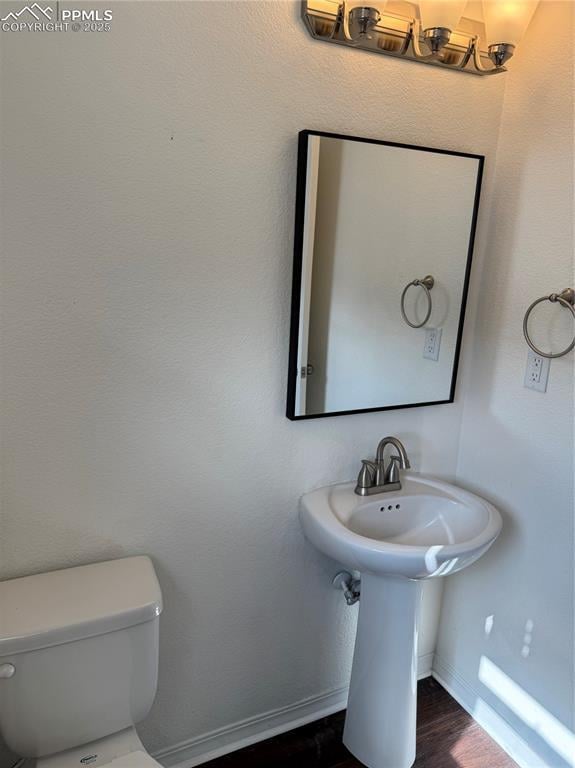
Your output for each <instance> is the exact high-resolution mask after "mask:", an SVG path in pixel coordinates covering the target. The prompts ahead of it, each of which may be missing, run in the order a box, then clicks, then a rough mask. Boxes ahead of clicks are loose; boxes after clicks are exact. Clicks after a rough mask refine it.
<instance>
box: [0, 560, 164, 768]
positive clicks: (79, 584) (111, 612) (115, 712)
mask: <svg viewBox="0 0 575 768" xmlns="http://www.w3.org/2000/svg"><path fill="white" fill-rule="evenodd" d="M161 610H162V594H161V592H160V586H159V584H158V580H157V578H156V574H155V572H154V567H153V565H152V561H151V560H150V558H148V557H143V556H141V557H128V558H124V559H121V560H110V561H108V562H105V563H96V564H94V565H85V566H80V567H78V568H67V569H66V570H62V571H53V572H51V573H42V574H39V575H37V576H25V577H24V578H20V579H12V580H11V581H4V582H1V583H0V732H1V733H2V736H3V738H4V741H5V742H6V744H7V745H8V747H10V749H12V750H13V751H14V752H16V754H18V755H21V756H23V757H26V758H31V760H30V762H29V763H28V762H27V763H26V766H27V768H28V766H29V765H30V766H34V767H35V768H71V766H75V767H76V768H82V767H83V766H88V765H89V766H93V767H99V766H107V768H112V767H113V768H152V766H157V768H159V763H157V762H156V761H155V760H153V759H152V758H151V757H150V756H149V755H148V754H147V753H146V751H145V750H144V747H143V746H142V743H141V742H140V740H139V738H138V736H137V734H136V730H135V728H134V724H135V723H137V722H139V721H140V720H142V719H143V718H145V717H146V715H147V714H148V712H149V711H150V707H151V706H152V702H153V700H154V696H155V693H156V685H157V677H158V629H159V616H160V612H161Z"/></svg>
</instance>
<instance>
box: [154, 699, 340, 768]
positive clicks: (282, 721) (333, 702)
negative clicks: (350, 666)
mask: <svg viewBox="0 0 575 768" xmlns="http://www.w3.org/2000/svg"><path fill="white" fill-rule="evenodd" d="M346 704H347V687H346V688H339V689H337V690H335V691H330V692H328V693H323V694H320V695H319V696H313V697H311V698H309V699H305V700H304V701H299V702H297V703H296V704H290V705H288V706H287V707H280V708H279V709H274V710H272V711H271V712H266V713H265V714H263V715H256V716H255V717H250V718H248V719H247V720H242V721H240V722H239V723H234V724H233V725H229V726H224V727H223V728H218V729H217V730H215V731H211V732H210V733H206V734H204V735H203V736H198V737H196V738H192V739H189V740H188V741H183V742H181V743H180V744H176V745H175V746H174V747H169V748H168V749H163V750H161V751H160V752H157V753H156V754H155V755H154V759H155V760H157V761H158V762H159V763H161V764H162V765H163V766H165V768H193V766H196V765H201V764H202V763H206V762H208V760H213V759H214V758H216V757H221V756H222V755H225V754H227V753H228V752H235V750H236V749H242V747H248V746H250V744H256V743H257V742H258V741H264V740H265V739H270V738H271V737H272V736H277V735H278V734H280V733H285V732H286V731H291V730H292V729H293V728H298V727H299V726H300V725H305V724H306V723H311V722H313V720H319V719H320V718H321V717H326V715H332V714H333V713H334V712H339V711H340V710H342V709H345V707H346Z"/></svg>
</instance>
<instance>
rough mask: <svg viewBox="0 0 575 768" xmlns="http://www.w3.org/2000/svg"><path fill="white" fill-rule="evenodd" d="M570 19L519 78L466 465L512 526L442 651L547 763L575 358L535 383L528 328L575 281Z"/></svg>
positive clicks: (568, 555) (501, 171)
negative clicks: (528, 315)
mask: <svg viewBox="0 0 575 768" xmlns="http://www.w3.org/2000/svg"><path fill="white" fill-rule="evenodd" d="M572 13H573V6H572V4H571V3H565V2H546V3H544V4H542V6H540V8H539V10H538V11H537V13H536V15H535V17H534V20H533V22H532V24H531V26H530V28H529V31H528V33H527V36H526V38H525V40H524V41H523V42H522V44H521V47H520V48H519V49H518V53H517V58H516V60H514V61H513V62H512V63H511V64H510V67H509V70H510V71H509V74H508V75H506V79H507V85H506V92H505V102H504V110H503V121H502V128H501V135H500V141H499V147H498V152H497V168H496V177H495V190H496V192H495V198H494V204H493V216H492V219H491V223H490V227H489V241H488V247H487V256H486V259H485V263H484V265H483V269H482V271H481V276H479V275H477V283H476V284H475V289H476V291H477V292H478V293H479V312H478V319H477V326H476V332H475V340H474V343H473V347H472V352H471V355H470V358H471V360H472V364H471V366H470V369H469V377H468V385H467V394H466V403H465V412H464V417H463V423H462V433H461V446H460V453H459V462H458V470H457V478H458V482H459V483H460V484H461V485H463V486H465V487H468V488H470V489H471V490H475V491H477V492H479V493H480V494H482V495H484V496H486V497H487V498H489V499H490V500H491V501H492V502H493V503H495V504H496V505H497V506H498V507H499V508H500V509H501V511H502V514H503V517H504V529H503V534H502V536H501V539H500V541H498V542H497V544H496V545H495V546H494V547H493V549H492V550H491V551H490V552H489V553H488V555H487V556H486V557H485V558H483V559H482V560H481V561H480V562H478V563H477V564H476V565H475V566H474V567H472V568H470V569H469V570H468V571H466V572H464V573H462V574H461V575H460V576H458V577H456V578H453V579H449V580H448V582H447V584H446V589H445V599H444V604H443V611H442V621H441V630H440V639H439V645H438V657H439V658H438V660H437V666H438V669H439V670H440V672H441V674H442V675H443V676H444V677H447V679H448V680H449V682H451V683H452V684H455V685H456V687H457V688H458V690H459V692H461V691H464V690H465V689H467V694H466V695H467V696H468V701H469V703H470V704H471V705H472V706H475V707H476V708H477V709H478V711H479V713H480V714H481V713H483V714H485V713H486V712H487V713H488V717H492V716H491V715H489V709H487V708H491V710H493V711H494V712H495V713H496V715H499V716H501V717H502V718H503V719H504V721H506V722H508V723H509V724H510V725H511V726H512V728H513V729H514V730H515V731H516V732H517V733H519V734H520V735H521V736H522V738H523V739H524V740H525V741H526V742H527V744H528V745H529V746H530V747H531V749H533V750H534V751H535V752H536V754H537V756H536V757H532V758H531V759H530V760H529V762H528V763H527V764H528V765H530V766H533V768H541V766H543V765H549V766H553V767H554V768H555V767H556V766H564V765H566V764H567V763H566V760H565V757H566V754H567V752H566V750H569V754H570V755H571V758H572V759H573V756H575V738H574V737H573V735H572V734H571V735H569V732H568V731H567V730H566V729H573V726H574V714H575V713H574V708H573V684H574V679H573V634H572V630H573V606H574V595H573V512H574V506H573V373H574V371H573V357H574V356H573V353H571V354H570V355H569V356H567V357H565V358H562V359H559V360H554V361H552V364H551V371H550V379H549V388H548V391H547V393H546V394H540V393H538V392H533V391H531V390H527V389H524V388H523V375H524V370H525V361H526V355H527V346H526V344H525V342H524V341H523V337H522V330H521V324H522V319H523V313H524V312H525V309H526V308H527V306H528V304H529V303H530V302H531V301H533V300H534V299H536V298H538V297H539V296H542V295H543V294H549V293H551V292H553V291H560V290H562V289H563V288H565V287H566V286H569V285H570V286H572V285H573V277H574V275H573V235H572V215H573V136H572V131H573V123H572V107H573V102H572V93H573V63H572V56H570V55H565V52H566V51H570V50H571V40H572V34H573V24H572ZM551 40H553V44H552V45H550V44H549V42H550V41H551ZM537 329H539V337H538V341H539V343H540V344H541V345H545V346H547V348H549V344H550V343H553V344H554V349H555V350H558V349H560V348H561V345H563V346H566V345H567V343H568V341H569V338H570V336H569V334H572V332H573V324H572V320H570V317H569V316H568V313H567V311H561V310H560V309H559V308H558V306H551V305H550V304H549V305H547V306H546V307H544V308H543V309H542V311H541V312H540V313H539V314H538V315H537V316H536V317H535V318H534V323H533V330H534V331H535V332H537ZM490 616H492V617H493V619H492V621H493V626H492V629H491V632H490V633H489V634H488V633H487V632H486V630H485V622H486V619H488V617H490ZM489 624H490V622H489V623H488V625H487V628H489ZM492 665H496V667H497V668H499V670H500V671H501V672H502V673H503V675H502V674H500V672H499V671H498V670H497V669H496V668H494V667H493V666H492ZM504 676H506V677H504ZM492 719H496V718H494V717H492ZM563 726H564V727H565V728H563ZM544 761H545V762H544Z"/></svg>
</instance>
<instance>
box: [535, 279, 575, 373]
mask: <svg viewBox="0 0 575 768" xmlns="http://www.w3.org/2000/svg"><path fill="white" fill-rule="evenodd" d="M542 301H550V302H552V303H553V304H555V303H556V302H559V304H561V306H562V307H566V308H567V309H568V310H569V311H570V312H571V314H572V315H573V319H574V320H575V307H574V306H573V305H574V304H575V291H574V290H573V288H565V290H564V291H561V293H551V294H550V295H549V296H541V298H540V299H536V300H535V301H534V302H533V303H532V304H530V305H529V307H528V308H527V312H526V313H525V317H524V318H523V335H524V336H525V341H526V342H527V343H528V344H529V346H530V347H531V349H532V350H533V351H534V352H535V354H536V355H540V356H541V357H549V358H552V357H563V355H566V354H568V353H569V352H571V350H572V349H573V347H575V336H574V337H573V341H572V342H571V344H569V346H568V347H566V348H565V349H564V350H563V351H562V352H542V351H541V350H540V349H538V348H537V347H536V346H535V344H534V343H533V342H532V341H531V337H530V336H529V331H528V330H527V322H528V320H529V315H530V314H531V312H532V311H533V309H534V308H535V307H536V306H537V305H538V304H541V302H542Z"/></svg>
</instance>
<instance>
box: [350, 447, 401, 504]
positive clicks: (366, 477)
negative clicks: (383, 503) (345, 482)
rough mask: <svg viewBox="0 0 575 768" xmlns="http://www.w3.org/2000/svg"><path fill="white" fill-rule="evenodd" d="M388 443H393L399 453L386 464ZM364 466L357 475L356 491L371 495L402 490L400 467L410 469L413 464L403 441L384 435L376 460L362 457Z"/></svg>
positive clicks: (359, 494)
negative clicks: (385, 455) (385, 454)
mask: <svg viewBox="0 0 575 768" xmlns="http://www.w3.org/2000/svg"><path fill="white" fill-rule="evenodd" d="M387 445H393V446H394V448H395V449H396V450H397V455H395V454H394V455H392V456H390V457H389V463H388V465H387V467H386V466H385V458H384V452H385V448H386V446H387ZM361 463H362V468H361V469H360V471H359V475H358V476H357V485H356V486H355V492H356V493H357V494H358V496H371V495H372V494H374V493H387V491H399V490H401V478H400V475H399V470H400V469H409V468H410V466H411V464H410V463H409V459H408V458H407V452H406V450H405V448H404V446H403V443H402V442H401V441H400V440H398V439H397V437H384V438H383V440H380V441H379V445H378V446H377V452H376V455H375V461H369V460H368V459H362V460H361Z"/></svg>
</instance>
